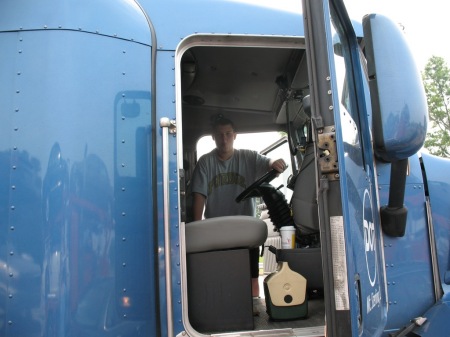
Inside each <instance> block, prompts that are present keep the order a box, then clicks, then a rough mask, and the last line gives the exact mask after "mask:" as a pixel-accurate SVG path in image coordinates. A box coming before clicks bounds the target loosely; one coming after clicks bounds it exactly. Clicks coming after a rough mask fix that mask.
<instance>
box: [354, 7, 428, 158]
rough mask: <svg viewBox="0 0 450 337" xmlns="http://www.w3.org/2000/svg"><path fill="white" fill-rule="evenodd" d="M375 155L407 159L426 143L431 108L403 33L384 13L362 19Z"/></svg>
mask: <svg viewBox="0 0 450 337" xmlns="http://www.w3.org/2000/svg"><path fill="white" fill-rule="evenodd" d="M363 30H364V40H365V44H366V57H367V68H368V73H369V87H370V96H371V100H372V111H373V131H374V132H373V137H374V142H375V154H376V155H377V157H379V158H381V159H383V160H384V161H387V162H392V161H396V160H401V159H406V158H408V157H410V156H412V155H413V154H415V153H417V151H419V150H420V148H421V147H422V146H423V143H424V141H425V136H426V133H427V124H428V107H427V99H426V95H425V89H424V87H423V83H422V77H421V76H420V72H419V70H418V68H417V67H416V65H415V61H414V58H413V54H412V53H411V51H410V49H409V47H408V45H407V42H406V39H405V36H404V33H403V32H402V31H401V30H400V27H399V26H398V25H397V24H395V23H394V22H393V21H391V20H390V19H388V18H387V17H385V16H382V15H379V14H370V15H366V16H364V18H363Z"/></svg>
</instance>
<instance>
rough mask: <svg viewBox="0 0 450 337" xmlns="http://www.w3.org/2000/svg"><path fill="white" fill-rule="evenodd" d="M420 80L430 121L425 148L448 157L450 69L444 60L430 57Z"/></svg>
mask: <svg viewBox="0 0 450 337" xmlns="http://www.w3.org/2000/svg"><path fill="white" fill-rule="evenodd" d="M422 79H423V83H424V87H425V93H426V95H427V103H428V114H429V119H430V127H429V130H428V134H427V138H426V139H425V148H426V149H427V150H428V151H429V152H430V153H431V154H434V155H437V156H440V157H450V111H449V104H450V69H449V68H448V66H447V64H446V63H445V61H444V59H443V58H442V57H438V56H432V57H431V58H430V59H429V60H428V62H427V64H426V66H425V70H424V72H423V73H422Z"/></svg>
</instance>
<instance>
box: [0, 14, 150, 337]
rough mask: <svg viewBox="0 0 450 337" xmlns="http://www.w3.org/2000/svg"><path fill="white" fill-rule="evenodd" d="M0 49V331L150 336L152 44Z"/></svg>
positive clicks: (93, 41) (41, 42)
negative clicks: (150, 45)
mask: <svg viewBox="0 0 450 337" xmlns="http://www.w3.org/2000/svg"><path fill="white" fill-rule="evenodd" d="M2 9H3V8H2ZM2 13H4V11H3V10H2ZM49 16H51V15H49ZM0 21H1V20H0ZM147 29H148V27H147ZM0 44H1V46H2V55H5V56H1V62H0V79H1V80H0V99H1V101H2V102H4V104H3V103H2V105H0V115H1V116H2V123H1V124H0V172H1V176H2V179H1V185H0V237H1V239H0V260H1V266H2V268H1V273H0V305H1V306H2V308H4V309H2V310H0V335H2V336H42V335H46V336H53V335H58V336H69V335H71V336H109V335H114V336H116V335H122V336H125V335H129V336H136V335H139V334H144V333H147V334H149V335H156V334H157V332H156V331H155V330H154V328H155V327H156V326H157V324H156V323H155V319H156V318H157V316H158V315H157V314H156V311H157V308H156V307H155V305H156V302H155V298H156V297H157V296H156V294H155V293H154V289H155V288H156V287H155V282H156V281H155V278H154V277H153V275H155V274H156V273H155V270H154V266H155V265H154V263H153V262H154V259H155V256H154V254H155V252H156V248H155V247H154V242H153V240H154V239H153V225H152V217H153V210H152V209H151V208H150V207H148V204H149V203H150V200H151V189H152V184H151V182H152V180H151V173H150V165H151V157H150V149H149V146H150V145H151V143H150V136H149V133H150V131H149V130H150V127H151V125H150V83H151V81H150V75H151V70H150V60H151V50H150V47H148V46H145V45H142V44H138V43H134V42H130V41H126V40H122V39H116V38H110V37H105V36H102V35H97V34H87V33H85V32H78V31H68V30H41V31H18V32H7V33H1V34H0ZM3 51H7V52H6V53H3ZM130 154H131V155H130ZM24 322H26V324H24Z"/></svg>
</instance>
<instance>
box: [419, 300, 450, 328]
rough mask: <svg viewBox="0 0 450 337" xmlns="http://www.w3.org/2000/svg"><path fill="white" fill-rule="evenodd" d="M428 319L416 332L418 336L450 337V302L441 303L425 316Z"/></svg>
mask: <svg viewBox="0 0 450 337" xmlns="http://www.w3.org/2000/svg"><path fill="white" fill-rule="evenodd" d="M423 316H424V317H426V318H427V320H426V322H425V324H423V325H422V326H421V327H420V328H417V329H415V330H414V332H415V333H416V336H421V337H436V336H448V335H449V322H448V320H449V317H450V307H449V302H448V300H447V301H439V302H437V303H436V305H434V306H433V307H432V308H430V310H428V311H427V312H426V313H425V314H424V315H423Z"/></svg>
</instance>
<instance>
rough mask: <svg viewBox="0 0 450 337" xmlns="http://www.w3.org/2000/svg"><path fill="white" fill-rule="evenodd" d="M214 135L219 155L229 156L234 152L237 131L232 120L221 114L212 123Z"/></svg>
mask: <svg viewBox="0 0 450 337" xmlns="http://www.w3.org/2000/svg"><path fill="white" fill-rule="evenodd" d="M212 137H213V139H214V141H215V142H216V148H217V151H218V153H219V156H224V157H226V158H228V157H229V156H231V155H232V154H233V149H234V148H233V144H234V140H235V139H236V132H235V127H234V124H233V122H232V121H231V120H229V119H227V118H224V117H223V116H219V117H218V118H217V119H216V120H215V121H214V123H213V125H212Z"/></svg>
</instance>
